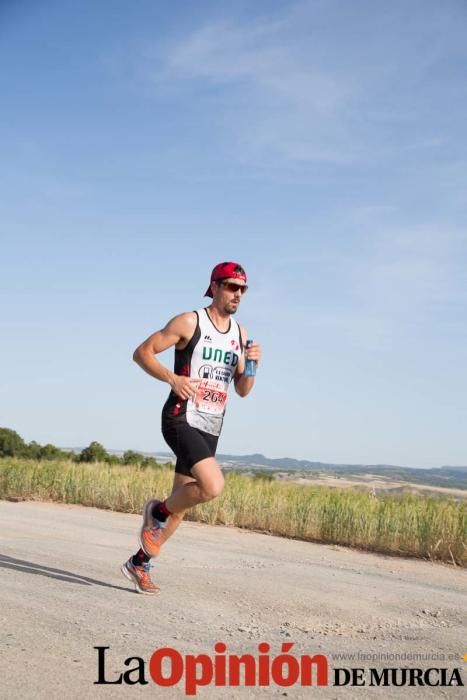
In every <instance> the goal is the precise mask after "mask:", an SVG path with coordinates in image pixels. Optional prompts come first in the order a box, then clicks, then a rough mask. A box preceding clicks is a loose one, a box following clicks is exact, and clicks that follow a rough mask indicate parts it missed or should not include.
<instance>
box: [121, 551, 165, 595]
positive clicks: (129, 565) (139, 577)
mask: <svg viewBox="0 0 467 700" xmlns="http://www.w3.org/2000/svg"><path fill="white" fill-rule="evenodd" d="M150 569H152V566H151V564H150V563H149V562H147V564H143V565H142V566H135V565H134V564H133V561H132V557H130V558H129V559H128V561H126V562H125V563H124V564H122V565H121V567H120V571H121V572H122V574H123V575H124V576H126V577H127V579H129V580H130V581H132V582H133V583H134V584H135V588H136V591H137V592H138V593H145V594H146V595H159V593H160V592H161V591H160V588H158V587H157V586H156V584H155V583H153V581H151V574H150Z"/></svg>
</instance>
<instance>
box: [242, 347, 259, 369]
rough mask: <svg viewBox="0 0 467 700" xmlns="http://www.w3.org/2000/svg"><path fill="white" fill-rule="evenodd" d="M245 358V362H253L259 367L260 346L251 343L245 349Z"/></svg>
mask: <svg viewBox="0 0 467 700" xmlns="http://www.w3.org/2000/svg"><path fill="white" fill-rule="evenodd" d="M245 357H246V359H247V360H254V361H255V362H256V363H257V364H258V365H259V361H260V360H261V346H260V344H259V343H255V342H253V343H252V344H251V345H250V347H249V348H245Z"/></svg>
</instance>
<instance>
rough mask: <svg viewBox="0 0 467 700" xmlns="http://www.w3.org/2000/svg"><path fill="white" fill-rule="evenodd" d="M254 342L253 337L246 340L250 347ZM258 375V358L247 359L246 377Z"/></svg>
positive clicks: (247, 346)
mask: <svg viewBox="0 0 467 700" xmlns="http://www.w3.org/2000/svg"><path fill="white" fill-rule="evenodd" d="M252 344H253V341H252V340H251V339H248V340H247V341H246V345H245V347H246V348H249V347H250V345H252ZM255 376H256V360H248V359H246V360H245V377H255Z"/></svg>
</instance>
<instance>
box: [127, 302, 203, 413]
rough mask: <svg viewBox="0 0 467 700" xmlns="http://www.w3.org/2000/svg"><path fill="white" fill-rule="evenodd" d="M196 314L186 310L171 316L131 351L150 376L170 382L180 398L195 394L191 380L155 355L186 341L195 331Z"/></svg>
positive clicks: (134, 358) (135, 359)
mask: <svg viewBox="0 0 467 700" xmlns="http://www.w3.org/2000/svg"><path fill="white" fill-rule="evenodd" d="M195 328H196V314H194V313H193V312H188V313H184V314H180V315H179V316H175V318H172V319H171V320H170V321H169V322H168V324H167V325H166V326H165V328H163V329H162V330H160V331H156V332H155V333H153V334H152V335H150V336H149V338H147V339H146V340H145V341H144V342H143V343H141V345H139V346H138V347H137V348H136V350H135V351H134V353H133V360H134V361H135V362H136V363H137V364H138V365H139V366H140V367H141V369H143V370H144V371H145V372H147V373H148V374H149V375H150V376H151V377H154V378H155V379H159V380H160V381H161V382H167V384H170V386H171V388H172V390H173V391H174V392H175V394H177V396H179V397H180V398H182V399H188V398H190V396H194V395H195V394H196V390H195V388H194V384H195V383H196V382H194V381H193V380H190V378H189V377H180V376H179V375H177V374H175V373H174V372H172V371H171V370H169V369H168V368H167V367H164V365H163V364H162V363H161V362H159V360H158V359H157V357H156V355H157V354H158V353H160V352H163V351H164V350H167V349H168V348H170V347H172V346H173V345H180V344H181V345H182V347H183V344H184V343H185V344H186V343H187V342H188V341H189V340H190V338H191V337H192V335H193V333H194V332H195Z"/></svg>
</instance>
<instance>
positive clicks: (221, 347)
mask: <svg viewBox="0 0 467 700" xmlns="http://www.w3.org/2000/svg"><path fill="white" fill-rule="evenodd" d="M196 314H197V316H198V323H197V326H196V330H195V332H194V334H193V337H192V338H191V340H190V342H189V343H188V345H187V346H186V348H184V349H183V350H177V351H176V353H175V354H176V357H175V372H176V374H182V375H184V376H189V377H191V378H193V379H197V380H200V381H199V384H198V387H197V394H196V396H195V397H193V398H192V399H188V401H184V402H181V401H180V399H178V400H177V403H176V405H175V406H174V408H173V410H171V411H170V413H171V415H172V416H176V415H178V414H180V418H181V419H183V418H185V419H186V421H187V423H188V424H189V425H191V426H193V427H194V428H198V429H199V430H203V431H204V432H206V433H211V434H212V435H219V434H220V432H221V429H222V423H223V420H224V414H225V407H226V402H227V394H228V391H229V386H230V383H231V381H232V379H233V378H234V375H235V372H236V370H237V365H238V363H239V360H240V358H241V356H242V352H243V347H242V340H241V334H240V327H239V325H238V323H237V322H236V321H235V319H233V318H232V317H230V324H229V328H228V330H227V331H225V333H222V332H221V331H219V330H218V329H217V328H216V327H215V325H214V323H213V322H212V321H211V319H210V317H209V315H208V311H207V310H206V309H199V310H198V311H196ZM173 399H175V396H174V397H173ZM169 402H170V403H172V401H170V397H169ZM183 404H184V405H183Z"/></svg>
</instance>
